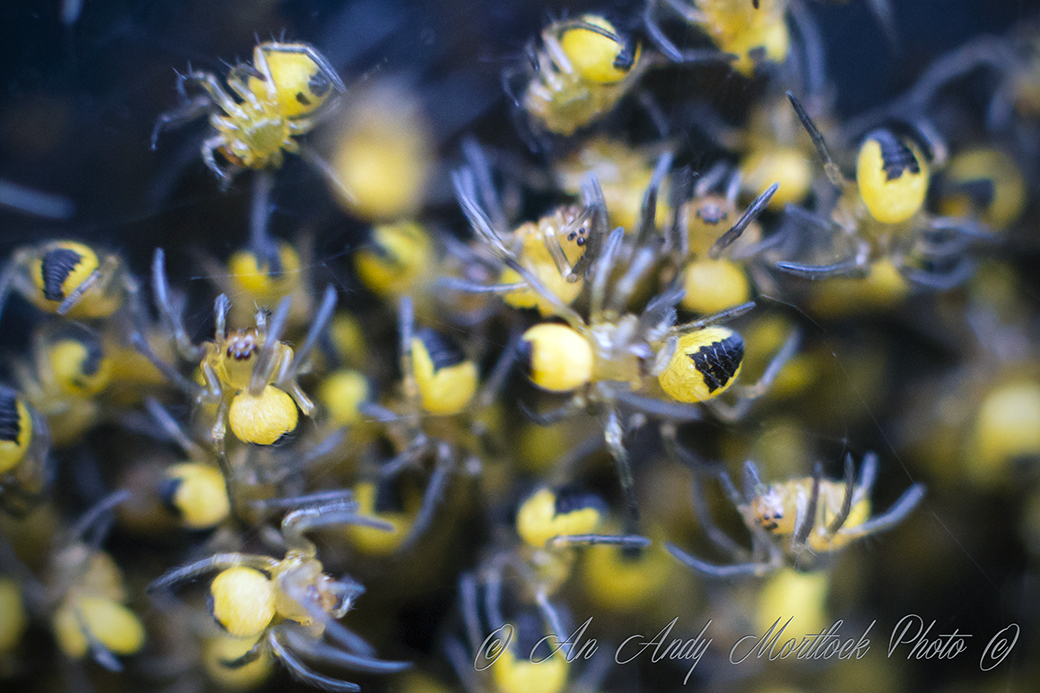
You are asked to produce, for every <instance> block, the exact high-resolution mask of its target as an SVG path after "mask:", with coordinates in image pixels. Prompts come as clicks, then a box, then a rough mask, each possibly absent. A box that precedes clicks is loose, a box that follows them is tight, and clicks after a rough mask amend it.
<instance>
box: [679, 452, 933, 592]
mask: <svg viewBox="0 0 1040 693" xmlns="http://www.w3.org/2000/svg"><path fill="white" fill-rule="evenodd" d="M876 476H877V455H875V454H873V453H868V454H867V455H865V456H864V458H863V464H862V467H861V469H860V477H859V481H858V482H857V481H856V480H855V469H854V465H853V462H852V456H851V455H847V456H846V457H845V480H844V481H843V482H842V481H831V480H829V479H823V478H822V477H823V466H822V465H820V464H817V465H816V466H815V468H814V469H813V475H812V476H810V477H802V478H799V479H792V480H790V481H783V482H779V483H774V484H770V485H768V486H766V485H765V484H763V483H762V480H761V479H760V478H759V475H758V469H757V468H756V467H755V465H754V463H753V462H751V461H750V460H749V461H747V462H745V463H744V492H743V494H741V493H739V492H738V491H737V489H736V487H735V486H734V485H733V482H732V481H731V480H730V478H729V475H728V474H726V473H725V472H722V474H721V475H720V476H719V479H720V481H721V482H722V486H723V488H724V489H725V490H726V493H727V495H729V497H730V500H731V501H732V502H733V505H735V506H736V508H737V510H738V511H739V512H740V516H741V518H742V519H743V520H744V524H745V525H746V526H747V528H748V530H750V532H751V540H752V561H751V562H747V563H735V564H733V565H714V564H711V563H706V562H705V561H702V560H700V559H699V558H696V557H694V556H691V555H690V554H688V553H686V552H685V551H683V550H682V549H680V548H679V547H678V546H675V545H674V544H672V543H668V544H667V545H666V548H667V549H668V550H669V551H670V552H671V553H672V555H673V556H675V557H676V558H677V559H679V560H680V561H682V562H683V563H685V564H686V565H688V566H689V567H690V568H692V569H694V570H696V571H697V572H699V573H703V574H705V575H707V576H710V577H719V578H721V577H732V576H737V575H758V576H761V575H765V574H767V573H772V572H774V571H776V570H778V569H780V568H781V567H783V565H784V561H785V560H787V561H789V562H790V563H792V564H793V565H794V566H795V567H796V568H799V569H802V570H809V569H812V566H813V562H814V560H813V559H815V558H817V557H819V556H821V555H829V554H833V553H835V552H837V551H840V550H841V549H843V548H844V547H845V546H847V545H848V544H850V543H851V542H853V541H856V540H858V539H863V538H864V537H867V536H870V535H872V534H876V533H878V532H883V531H885V530H888V529H892V528H893V527H895V526H896V525H897V524H899V523H900V522H902V521H903V520H904V519H906V517H907V516H908V515H909V514H910V513H911V512H912V511H913V509H914V508H915V507H917V505H918V504H919V503H920V502H921V499H922V498H924V485H923V484H914V485H913V486H911V487H910V488H909V489H907V490H906V491H905V492H904V493H903V495H902V496H900V497H899V500H897V501H896V502H895V503H894V504H893V505H892V507H891V508H889V509H888V510H887V511H885V512H884V513H882V514H881V515H876V516H874V517H871V515H870V511H871V506H870V491H871V489H872V488H873V486H874V479H875V477H876ZM696 488H697V487H696V486H695V489H696ZM695 495H699V493H695ZM694 501H695V503H700V502H703V499H701V498H695V499H694ZM701 516H702V518H703V520H704V521H705V524H706V526H707V527H708V535H709V538H711V539H712V541H713V542H715V543H716V544H718V545H719V546H720V547H721V548H724V549H725V550H727V551H730V552H734V553H742V551H740V549H739V548H738V547H736V545H735V544H734V543H733V542H732V540H730V539H729V538H728V537H726V536H725V535H724V534H722V532H721V531H720V530H718V528H717V527H715V526H714V524H713V523H711V520H710V518H708V517H707V513H703V514H702V515H701Z"/></svg>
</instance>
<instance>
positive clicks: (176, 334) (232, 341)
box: [132, 248, 336, 456]
mask: <svg viewBox="0 0 1040 693" xmlns="http://www.w3.org/2000/svg"><path fill="white" fill-rule="evenodd" d="M152 288H153V291H154V294H155V298H156V303H157V305H158V309H159V313H160V316H161V320H162V322H163V324H164V327H165V328H166V331H167V334H170V335H171V336H172V337H173V339H174V342H175V343H176V346H177V350H178V352H179V353H180V354H181V356H182V357H184V358H185V359H187V360H188V361H193V362H198V363H199V371H200V373H201V378H202V381H203V384H202V385H201V386H200V385H199V384H197V383H195V382H192V381H190V380H188V379H187V378H185V377H184V376H182V375H181V374H180V373H179V372H178V371H177V370H176V369H175V368H173V367H172V366H170V365H169V364H167V363H165V362H164V361H162V360H161V359H160V358H159V357H157V356H156V355H155V354H154V352H152V350H151V348H150V347H149V346H148V344H147V343H146V342H145V341H144V338H143V337H142V336H141V335H140V334H139V333H135V334H134V335H133V337H132V341H133V343H134V346H136V347H137V348H138V350H139V351H141V352H142V353H144V354H145V355H146V356H148V357H149V359H150V360H152V362H153V363H154V364H155V365H156V367H157V368H159V369H160V370H161V371H162V372H163V373H164V374H166V375H167V377H169V378H170V380H171V381H172V382H174V383H175V384H176V385H178V386H179V387H180V388H181V389H182V390H184V391H186V392H188V393H189V394H190V395H192V396H193V397H195V398H196V400H197V402H198V403H199V404H207V403H208V404H216V405H217V412H216V422H215V423H214V425H213V430H212V438H213V441H214V442H215V443H216V444H217V447H218V455H221V456H222V452H223V449H224V437H225V434H226V431H227V427H228V426H230V427H231V431H232V433H234V434H235V437H237V438H238V439H239V440H241V441H242V442H245V443H252V444H256V445H273V444H275V443H277V442H279V441H280V440H282V438H283V436H287V435H289V434H292V433H293V432H294V431H295V430H296V426H297V423H298V422H299V413H298V411H297V407H299V411H302V412H303V414H304V415H305V416H311V415H312V414H313V412H314V409H315V407H314V404H313V403H312V402H311V400H310V398H308V397H307V395H306V394H305V393H304V392H303V389H302V388H301V387H300V385H299V383H297V382H296V376H297V375H298V374H299V372H300V368H301V366H302V365H303V364H304V363H306V360H307V356H308V355H309V354H310V351H311V349H312V348H313V347H314V345H315V343H316V342H317V340H318V338H319V336H320V335H321V333H322V331H323V330H324V329H325V326H326V324H327V323H328V321H329V319H330V318H331V317H332V313H333V311H334V310H335V307H336V290H335V289H334V288H333V287H331V286H329V287H327V288H326V290H325V295H324V298H323V300H322V303H321V305H320V306H319V307H318V310H317V312H316V313H315V315H314V319H313V322H312V323H311V327H310V330H309V331H308V333H307V337H306V339H305V340H304V343H303V345H302V346H301V347H300V350H299V351H298V352H295V353H294V352H293V349H292V348H291V347H290V346H289V345H287V344H285V343H283V342H282V341H280V337H281V335H282V331H283V329H284V327H285V324H286V321H287V320H288V318H289V311H290V308H291V303H292V297H291V296H287V297H285V298H283V299H282V300H281V301H280V302H279V303H278V307H277V309H276V310H275V312H274V316H273V317H272V319H271V322H270V324H268V322H267V313H266V312H265V311H263V310H260V311H257V314H256V327H255V328H247V329H240V330H235V331H232V332H228V330H227V313H228V310H229V308H230V301H229V300H228V298H227V296H226V295H225V294H221V295H220V296H218V297H217V300H216V302H215V304H214V311H215V319H216V329H215V332H214V338H213V340H212V341H209V342H204V343H203V344H201V345H199V346H196V345H194V344H192V342H191V340H190V338H189V337H188V336H187V332H186V331H185V329H184V325H183V324H182V322H181V316H180V313H179V311H178V310H176V309H175V307H174V301H173V299H172V297H171V292H170V288H169V285H168V283H167V280H166V269H165V256H164V254H163V252H162V249H161V248H160V249H157V250H156V253H155V260H154V262H153V265H152Z"/></svg>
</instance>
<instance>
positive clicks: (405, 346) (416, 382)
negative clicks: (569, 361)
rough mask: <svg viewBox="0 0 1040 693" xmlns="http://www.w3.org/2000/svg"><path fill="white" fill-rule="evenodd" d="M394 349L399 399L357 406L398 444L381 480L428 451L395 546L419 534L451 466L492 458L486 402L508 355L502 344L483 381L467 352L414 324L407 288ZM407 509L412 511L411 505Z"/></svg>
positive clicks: (473, 465) (490, 403) (469, 466)
mask: <svg viewBox="0 0 1040 693" xmlns="http://www.w3.org/2000/svg"><path fill="white" fill-rule="evenodd" d="M399 310H400V317H399V320H400V339H401V342H400V351H399V358H400V364H401V373H402V375H403V383H402V388H401V389H402V394H403V397H402V398H401V401H398V402H396V403H394V404H391V405H390V406H389V407H384V406H382V405H379V404H376V403H373V402H364V403H362V404H361V405H360V407H359V410H360V411H361V412H362V413H364V414H366V415H368V416H370V417H371V418H373V419H375V420H378V421H380V422H383V423H384V424H386V425H387V426H388V428H389V432H390V434H391V437H392V438H394V439H396V441H397V442H398V443H399V444H400V447H401V449H400V452H399V453H398V454H397V455H396V456H395V457H393V458H392V459H390V460H389V461H387V462H386V463H385V464H383V465H382V467H381V468H380V470H379V483H377V484H376V486H378V487H379V488H383V489H386V488H388V487H387V486H386V482H387V481H389V480H393V479H394V478H395V477H397V476H398V475H399V474H400V473H401V472H402V471H403V470H405V469H406V468H408V467H410V466H416V465H419V464H420V463H421V462H422V460H423V459H424V458H426V457H428V456H433V457H434V460H435V461H434V467H433V471H432V472H431V474H430V477H429V480H428V482H427V484H426V490H425V491H424V492H423V497H422V505H421V507H420V508H419V509H418V511H417V512H416V514H415V516H414V519H412V520H411V523H410V527H409V529H408V533H407V536H402V537H399V538H400V543H398V544H397V545H396V546H395V547H394V548H395V549H396V550H399V551H400V550H405V549H407V548H409V547H411V546H412V545H413V543H414V542H415V540H416V539H418V538H419V537H421V536H422V535H423V533H424V532H425V531H426V529H427V528H428V527H429V525H430V523H431V522H432V520H433V517H434V513H435V511H436V510H437V507H438V504H439V502H440V500H441V497H442V496H443V494H444V492H445V489H446V488H447V484H448V481H449V477H450V475H451V473H452V471H453V470H455V469H458V468H461V469H465V470H476V469H480V468H481V465H482V462H481V460H482V459H483V460H487V459H490V458H491V457H492V456H493V453H491V452H489V450H490V449H493V448H498V447H499V446H498V445H497V444H496V442H495V441H494V440H493V438H494V436H493V433H494V431H493V430H491V429H492V427H493V425H494V422H493V421H491V420H490V419H492V418H493V417H492V409H493V408H494V406H495V397H496V395H497V393H498V391H499V390H500V389H501V387H502V385H503V383H504V381H505V378H506V376H507V375H508V374H509V368H510V367H511V365H512V361H513V351H512V350H511V349H508V348H507V349H506V350H505V351H504V352H503V354H502V355H501V356H500V357H499V359H498V361H497V363H496V364H495V366H494V367H493V368H492V370H491V372H490V374H489V375H488V377H487V379H486V380H485V382H484V383H483V384H481V383H480V376H479V372H478V367H477V363H476V362H475V361H474V360H472V359H470V358H468V357H467V356H466V354H465V353H464V352H463V350H462V348H461V347H460V346H459V345H458V344H457V343H456V342H455V340H454V339H452V338H451V336H449V335H447V334H445V333H442V332H438V331H435V330H433V329H430V328H426V327H423V328H419V329H416V328H415V314H414V308H413V305H412V301H411V299H410V298H409V297H408V296H405V297H403V298H402V299H401V302H400V307H399ZM409 514H410V513H409Z"/></svg>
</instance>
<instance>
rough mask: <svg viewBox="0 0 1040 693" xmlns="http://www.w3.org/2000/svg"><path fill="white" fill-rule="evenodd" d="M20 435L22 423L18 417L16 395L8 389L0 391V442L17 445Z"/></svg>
mask: <svg viewBox="0 0 1040 693" xmlns="http://www.w3.org/2000/svg"><path fill="white" fill-rule="evenodd" d="M21 434H22V421H21V417H19V416H18V393H17V392H15V391H14V390H11V389H9V388H6V387H5V388H3V389H2V390H0V440H6V441H8V442H10V443H17V442H18V436H20V435H21Z"/></svg>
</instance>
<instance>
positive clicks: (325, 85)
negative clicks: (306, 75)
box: [296, 71, 332, 105]
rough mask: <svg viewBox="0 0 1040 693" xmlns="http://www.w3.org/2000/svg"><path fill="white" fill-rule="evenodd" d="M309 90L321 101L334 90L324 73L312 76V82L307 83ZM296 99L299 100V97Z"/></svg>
mask: <svg viewBox="0 0 1040 693" xmlns="http://www.w3.org/2000/svg"><path fill="white" fill-rule="evenodd" d="M307 88H308V89H310V90H311V93H312V94H314V95H315V96H317V97H318V98H319V99H320V98H321V97H323V96H325V94H327V93H328V91H329V89H330V88H332V82H330V81H329V78H328V77H326V76H325V74H324V73H323V72H321V71H318V72H315V73H314V74H313V75H311V78H310V80H308V82H307ZM296 98H299V96H297V97H296ZM308 105H309V104H308Z"/></svg>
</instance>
